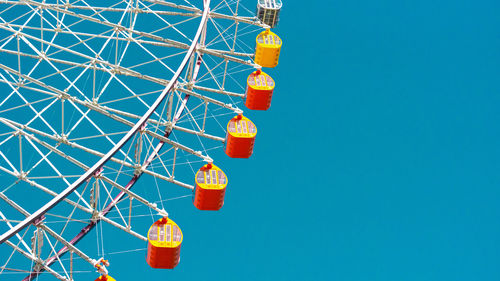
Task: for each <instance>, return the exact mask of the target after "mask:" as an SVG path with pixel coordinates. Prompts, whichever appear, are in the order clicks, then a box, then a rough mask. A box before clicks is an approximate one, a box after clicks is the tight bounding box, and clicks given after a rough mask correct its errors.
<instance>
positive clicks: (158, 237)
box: [146, 217, 182, 269]
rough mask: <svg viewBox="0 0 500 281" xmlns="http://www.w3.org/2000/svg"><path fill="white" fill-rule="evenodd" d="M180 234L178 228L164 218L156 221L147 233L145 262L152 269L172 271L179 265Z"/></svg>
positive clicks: (171, 221)
mask: <svg viewBox="0 0 500 281" xmlns="http://www.w3.org/2000/svg"><path fill="white" fill-rule="evenodd" d="M181 243H182V232H181V229H180V228H179V226H178V225H177V224H176V223H175V222H174V221H173V220H171V219H169V218H167V217H165V218H161V219H159V220H157V221H156V222H155V223H154V224H153V225H152V226H151V227H150V228H149V231H148V254H147V257H146V261H147V263H148V264H149V266H151V267H153V268H169V269H172V268H174V267H176V266H177V264H179V260H180V253H181Z"/></svg>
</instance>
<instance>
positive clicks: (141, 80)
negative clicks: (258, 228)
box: [0, 0, 269, 280]
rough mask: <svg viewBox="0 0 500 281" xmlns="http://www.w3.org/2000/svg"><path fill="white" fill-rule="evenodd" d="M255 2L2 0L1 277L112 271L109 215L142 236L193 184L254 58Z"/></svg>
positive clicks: (258, 27)
mask: <svg viewBox="0 0 500 281" xmlns="http://www.w3.org/2000/svg"><path fill="white" fill-rule="evenodd" d="M240 2H241V3H240ZM104 5H105V6H104ZM254 5H255V3H254V1H247V2H245V1H239V0H237V1H226V0H223V1H220V2H219V1H212V3H211V1H210V0H204V1H201V0H200V1H191V2H188V1H180V0H179V1H169V2H167V1H160V0H143V1H138V0H131V1H98V0H93V1H91V0H89V1H83V0H76V1H69V0H67V1H62V0H51V1H45V0H44V1H41V0H40V1H30V0H26V1H1V0H0V82H1V83H0V96H1V97H2V98H1V101H0V171H1V172H0V179H1V181H2V184H1V185H0V199H1V200H0V219H1V222H0V233H3V235H2V236H0V243H3V244H1V245H0V257H2V258H0V262H3V264H0V266H1V267H0V277H2V276H8V277H10V278H11V279H16V280H17V279H23V278H24V280H31V279H34V278H48V277H52V278H49V279H53V277H55V278H57V279H59V280H73V279H78V278H77V277H76V276H77V274H78V273H79V272H82V271H89V270H90V271H93V270H95V268H94V267H95V266H96V265H99V266H98V267H100V272H101V273H103V272H106V269H105V263H103V260H102V258H101V257H102V255H103V253H104V243H105V242H106V243H110V242H109V241H107V240H106V239H105V238H104V235H105V234H104V232H103V230H102V227H103V224H105V225H109V226H112V227H114V228H115V229H117V230H119V231H117V232H119V233H125V234H126V235H129V236H132V237H135V238H137V239H135V240H137V241H139V242H140V243H144V242H143V241H147V239H146V237H145V236H144V235H145V232H144V231H136V229H141V230H144V229H146V230H147V227H146V228H145V226H146V225H147V224H150V222H151V221H146V222H144V221H143V220H141V219H140V216H142V213H144V209H146V210H148V211H147V212H148V213H149V214H150V215H151V217H153V216H157V215H159V216H167V212H166V210H165V207H164V204H163V203H164V202H165V201H166V200H170V199H172V197H177V198H183V197H190V196H192V190H193V189H194V184H195V183H194V178H193V175H194V172H195V171H196V170H198V168H200V167H201V166H203V165H204V164H206V163H211V162H212V161H214V160H213V158H212V157H211V156H210V155H211V154H212V152H214V151H222V150H223V149H222V147H223V146H224V142H225V139H226V138H225V137H226V124H227V121H228V120H229V119H231V118H232V117H233V116H235V115H237V114H240V113H242V112H243V110H242V108H241V107H242V106H243V99H244V98H245V84H246V78H243V79H241V77H246V76H245V75H248V74H249V73H251V72H252V71H254V70H255V68H259V66H258V65H256V64H255V63H254V61H253V59H254V44H255V43H254V42H255V36H256V35H257V34H258V33H259V32H261V31H262V29H263V28H268V27H269V26H267V25H266V24H264V23H262V22H260V21H259V20H258V19H257V18H256V17H255V15H254V11H253V7H254ZM246 7H252V9H247V8H246ZM143 177H144V178H147V179H149V181H148V182H151V183H154V184H153V185H151V186H148V187H144V186H143V187H141V188H139V187H138V188H134V189H133V187H134V185H135V184H136V183H137V182H138V181H139V178H141V181H142V180H143V179H142V178H143ZM144 180H146V179H144ZM162 182H168V183H169V184H168V189H169V190H168V192H167V191H165V190H164V188H159V184H158V183H162ZM162 186H163V184H162ZM174 189H175V190H176V191H171V190H174ZM138 210H142V211H143V212H142V213H138V212H139V211H138ZM155 219H156V218H155ZM91 231H92V232H95V233H96V237H97V239H96V241H97V246H96V245H95V241H94V242H90V241H86V239H83V237H84V236H85V235H86V234H88V233H90V232H91ZM77 243H78V244H77ZM89 249H91V250H89ZM96 250H97V252H96ZM63 256H64V258H63ZM20 260H23V261H22V262H20ZM42 273H43V274H42ZM9 274H10V275H9ZM20 274H23V275H20ZM11 276H15V278H13V277H11ZM1 279H2V280H4V279H3V277H2V278H1ZM42 280H43V279H42Z"/></svg>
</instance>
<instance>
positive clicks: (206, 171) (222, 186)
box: [193, 163, 227, 211]
mask: <svg viewBox="0 0 500 281" xmlns="http://www.w3.org/2000/svg"><path fill="white" fill-rule="evenodd" d="M195 181H196V189H195V193H194V200H193V204H194V206H195V207H196V208H198V209H200V210H204V211H217V210H219V209H220V208H222V205H224V195H225V194H226V186H227V177H226V174H224V172H223V171H222V170H221V169H220V168H219V167H217V166H215V165H213V164H212V163H209V164H206V165H204V166H203V167H201V169H200V170H198V172H197V173H196V177H195Z"/></svg>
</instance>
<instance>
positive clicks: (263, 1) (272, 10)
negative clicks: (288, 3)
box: [257, 0, 283, 27]
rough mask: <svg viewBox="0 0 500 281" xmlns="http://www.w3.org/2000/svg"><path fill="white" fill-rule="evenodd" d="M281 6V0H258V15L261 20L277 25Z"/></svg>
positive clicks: (270, 24)
mask: <svg viewBox="0 0 500 281" xmlns="http://www.w3.org/2000/svg"><path fill="white" fill-rule="evenodd" d="M281 6H283V4H282V3H281V0H258V2H257V17H258V18H259V19H260V21H261V22H263V23H265V24H267V25H269V26H270V27H275V26H276V25H277V24H278V20H279V15H280V10H281Z"/></svg>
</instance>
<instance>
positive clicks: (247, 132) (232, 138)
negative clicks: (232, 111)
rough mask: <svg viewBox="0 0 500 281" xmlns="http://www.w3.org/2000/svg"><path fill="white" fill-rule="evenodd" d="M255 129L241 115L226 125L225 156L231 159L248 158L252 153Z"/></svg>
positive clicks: (252, 124) (248, 120) (250, 122)
mask: <svg viewBox="0 0 500 281" xmlns="http://www.w3.org/2000/svg"><path fill="white" fill-rule="evenodd" d="M256 135H257V127H255V124H254V123H253V122H252V121H250V119H248V118H246V117H245V116H243V115H242V114H238V115H237V116H235V117H233V118H232V119H231V120H230V121H229V123H228V124H227V136H226V154H227V155H228V156H229V157H231V158H248V157H250V156H251V155H252V153H253V146H254V143H255V136H256Z"/></svg>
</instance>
